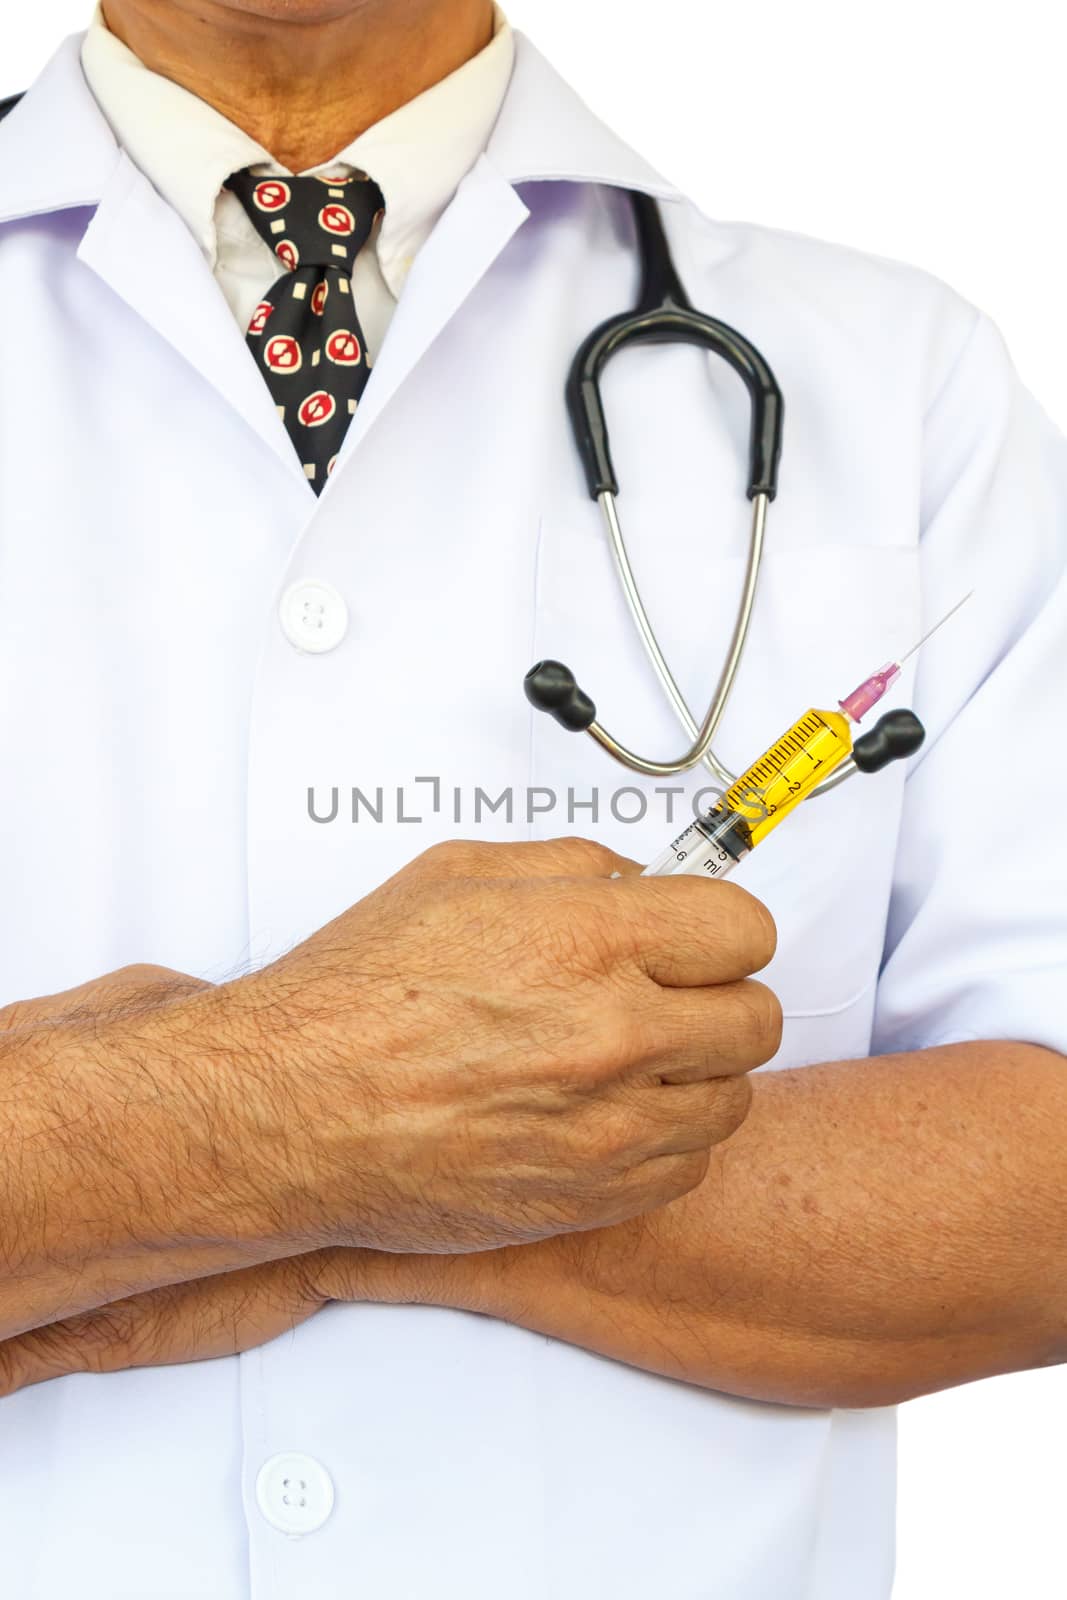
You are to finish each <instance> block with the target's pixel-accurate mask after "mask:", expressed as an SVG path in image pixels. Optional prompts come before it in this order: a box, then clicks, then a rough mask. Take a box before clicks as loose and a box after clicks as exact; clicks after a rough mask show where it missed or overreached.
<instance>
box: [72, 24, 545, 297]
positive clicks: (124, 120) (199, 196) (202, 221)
mask: <svg viewBox="0 0 1067 1600" xmlns="http://www.w3.org/2000/svg"><path fill="white" fill-rule="evenodd" d="M513 59H514V39H513V36H512V32H511V28H510V26H509V25H508V22H507V19H506V17H505V16H504V14H503V12H502V11H501V10H500V8H499V7H498V6H497V7H495V29H494V34H493V38H492V40H491V41H490V43H489V44H488V45H486V47H485V48H484V49H483V50H481V51H479V53H478V54H477V55H476V56H474V57H472V58H471V60H469V61H466V62H464V64H463V65H462V66H461V67H459V68H458V69H457V70H456V71H455V72H452V73H450V74H449V75H448V77H447V78H443V79H442V80H441V81H440V82H439V83H435V84H433V85H432V86H431V87H430V88H429V89H427V90H425V91H424V92H423V93H422V94H420V95H417V96H416V97H415V99H414V100H411V101H409V102H408V103H407V104H406V105H404V106H400V107H399V108H398V109H397V110H396V111H394V112H392V113H391V114H390V115H389V116H387V117H384V118H383V119H382V120H381V121H380V122H377V123H375V125H374V126H373V127H371V128H368V129H367V130H366V131H365V132H364V133H361V134H360V135H359V136H358V138H356V139H354V140H353V141H352V142H351V143H350V144H348V145H346V146H345V147H344V148H343V149H342V150H339V151H338V152H337V153H336V155H334V156H332V157H331V158H330V160H328V161H324V162H320V163H319V164H318V165H317V166H314V167H309V168H306V169H305V171H306V172H307V173H308V174H316V175H317V174H320V173H323V172H326V171H330V170H333V169H336V168H337V167H339V166H341V165H345V166H349V167H352V168H354V169H355V170H356V171H359V172H363V173H369V175H370V176H371V177H372V178H373V179H374V180H375V182H376V183H377V184H378V186H379V188H380V189H381V191H382V193H383V194H384V196H385V217H384V220H383V222H382V225H381V229H380V231H379V233H378V234H377V235H376V240H375V248H376V250H377V253H378V262H379V265H380V267H381V270H382V276H383V277H384V278H385V281H386V283H387V284H388V286H389V288H390V290H391V292H392V294H393V295H394V297H399V294H400V290H401V288H402V286H403V282H404V279H405V277H406V276H407V273H408V270H409V269H410V267H411V263H412V261H413V260H414V257H415V255H416V253H417V251H418V250H419V249H420V247H421V246H422V245H423V244H424V243H425V242H426V239H427V238H428V237H429V235H430V233H431V231H432V229H433V226H434V223H435V222H436V221H437V219H438V217H439V216H440V215H441V213H442V212H443V211H444V209H445V207H446V206H447V204H448V202H449V201H450V200H451V198H452V196H453V195H454V194H455V192H456V189H457V188H458V187H459V184H460V182H461V181H462V179H463V178H464V177H465V176H466V174H467V172H468V171H469V170H470V168H471V167H472V166H473V165H474V163H475V162H476V161H477V159H478V157H479V155H481V153H482V151H483V150H484V149H485V144H486V140H487V139H488V137H489V131H490V129H491V128H492V126H493V123H494V121H495V119H496V116H497V113H498V112H499V110H500V105H501V102H502V100H503V98H504V95H505V91H506V89H507V85H508V79H509V77H510V75H511V68H512V62H513ZM81 64H82V69H83V71H84V73H85V77H86V80H87V82H88V84H89V87H90V89H91V90H92V92H93V95H94V97H95V99H96V101H97V103H98V104H99V106H100V108H101V110H102V111H103V113H104V116H105V118H106V119H107V121H108V124H109V126H110V127H111V130H112V132H113V133H114V135H115V138H116V140H117V142H118V143H119V144H120V145H122V146H123V147H124V148H125V150H126V153H127V155H128V156H129V157H130V159H131V160H132V161H133V163H134V165H135V166H137V167H139V168H140V170H141V171H142V172H143V173H144V174H145V176H146V177H148V178H149V179H150V180H151V181H152V183H153V184H154V185H155V187H156V189H158V190H159V192H160V194H161V195H162V196H163V198H164V199H165V200H166V201H168V203H169V204H170V205H171V206H173V208H174V210H175V211H177V213H178V214H179V216H180V217H181V218H182V219H183V221H184V222H185V223H186V225H187V227H188V228H189V229H190V231H191V233H192V234H193V237H194V238H195V239H196V241H197V243H198V244H199V246H200V248H201V250H202V251H203V252H204V255H205V256H206V257H207V259H208V261H209V263H210V264H211V266H212V267H213V266H214V264H215V259H216V250H217V240H216V202H217V200H218V195H219V190H220V189H221V188H222V185H223V183H224V182H225V181H226V179H227V178H228V177H229V175H230V173H231V172H236V171H238V170H239V169H240V168H241V167H250V166H255V167H256V168H257V170H262V171H263V173H264V175H267V174H283V175H288V174H289V168H288V167H283V166H281V165H280V164H279V163H278V162H276V161H274V160H273V159H272V157H271V155H270V152H269V151H268V150H266V149H265V148H264V147H263V146H262V145H261V144H258V143H257V142H256V140H254V139H253V138H251V136H250V135H249V134H247V133H245V132H244V130H243V129H241V128H239V127H237V125H236V124H235V123H233V122H231V121H229V119H228V118H226V117H224V116H222V114H221V113H220V112H218V111H216V110H215V109H214V107H213V106H210V105H209V104H208V103H207V102H206V101H205V100H201V99H200V98H199V97H198V96H197V95H194V94H191V93H190V92H189V91H188V90H187V89H183V88H182V87H181V86H180V85H179V84H176V83H174V82H172V81H171V80H170V79H168V78H165V77H163V76H162V75H161V74H159V73H157V72H153V71H151V70H150V69H149V68H147V67H146V66H145V65H144V63H143V62H142V61H140V60H139V59H138V57H137V56H136V55H134V53H133V52H132V51H131V50H129V49H128V48H127V47H126V45H124V44H123V43H122V41H121V39H119V38H118V37H117V36H116V35H115V34H113V33H112V32H111V31H110V29H109V28H108V26H107V24H106V22H105V20H104V16H103V11H102V8H101V6H100V4H99V3H98V4H97V6H96V10H95V12H94V14H93V18H92V21H91V22H90V24H89V28H88V30H87V32H86V34H85V38H84V40H83V42H82V47H81Z"/></svg>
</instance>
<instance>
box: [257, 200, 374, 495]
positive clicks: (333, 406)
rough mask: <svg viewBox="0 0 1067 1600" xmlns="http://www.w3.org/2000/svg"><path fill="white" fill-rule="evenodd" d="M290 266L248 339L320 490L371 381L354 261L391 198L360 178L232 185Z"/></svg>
mask: <svg viewBox="0 0 1067 1600" xmlns="http://www.w3.org/2000/svg"><path fill="white" fill-rule="evenodd" d="M226 188H227V189H229V190H231V191H232V193H233V194H235V195H236V196H237V198H238V200H240V202H241V204H242V205H243V206H244V208H245V210H246V211H247V213H248V215H249V217H250V218H251V219H252V225H253V226H254V228H255V230H256V232H257V233H258V234H259V236H260V238H261V239H264V240H266V242H267V244H269V245H270V247H271V249H272V250H273V251H274V253H275V255H276V256H277V257H278V259H279V260H280V261H281V262H282V263H283V265H284V266H285V271H284V272H283V273H282V275H281V277H280V278H279V279H278V281H277V283H275V284H273V285H272V287H271V288H270V289H269V290H268V291H267V294H266V297H265V298H264V299H263V300H261V301H260V302H259V305H258V306H257V307H256V309H255V311H254V312H253V314H252V320H251V322H250V323H249V324H248V333H247V334H246V339H247V343H248V347H249V349H250V350H251V351H252V353H253V355H254V356H255V358H256V361H257V363H258V365H259V368H260V370H261V372H262V373H263V376H264V377H265V378H266V380H267V387H268V389H269V390H270V392H271V394H272V395H273V397H274V401H275V404H276V405H277V407H278V415H279V416H280V417H281V419H282V421H283V422H284V423H285V426H286V429H287V430H288V433H289V437H290V438H291V439H292V441H293V444H294V445H295V446H296V453H297V455H298V456H299V458H300V461H301V463H302V464H303V468H304V472H305V474H306V476H307V479H308V482H309V483H310V484H311V487H312V488H313V489H314V491H315V493H316V494H321V493H322V490H323V489H324V488H325V486H326V479H327V478H328V477H329V475H330V473H331V472H332V471H333V467H334V462H335V461H336V460H337V452H338V450H339V449H340V448H341V441H342V439H343V438H344V436H345V429H346V428H347V427H348V424H349V422H350V421H351V420H352V413H353V412H354V411H355V409H356V405H357V404H358V401H359V397H360V395H361V394H362V393H363V390H364V389H365V387H366V384H367V379H368V377H369V376H370V362H369V361H368V360H367V355H366V351H365V349H364V345H363V331H362V329H361V328H360V325H359V319H358V318H357V316H356V308H355V305H354V303H353V300H352V265H353V263H354V261H355V259H356V256H357V254H358V252H359V251H360V250H361V249H362V247H363V246H364V245H365V244H366V242H367V240H368V239H369V238H370V232H371V228H372V227H373V225H374V221H375V218H376V217H377V215H378V213H379V212H380V211H381V210H382V209H383V207H384V205H385V202H384V200H383V199H382V192H381V190H380V189H379V188H378V185H377V184H376V183H373V182H372V181H371V179H369V178H357V177H355V176H352V175H346V176H341V177H332V176H330V175H327V176H326V177H322V178H299V177H286V178H263V177H256V176H255V174H254V173H253V172H252V171H251V169H250V168H245V169H244V170H243V171H241V172H235V173H234V174H233V176H232V177H230V178H228V179H227V181H226Z"/></svg>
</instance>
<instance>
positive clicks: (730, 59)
mask: <svg viewBox="0 0 1067 1600" xmlns="http://www.w3.org/2000/svg"><path fill="white" fill-rule="evenodd" d="M155 3H156V4H161V3H165V0H155ZM5 9H6V8H5ZM507 9H508V12H509V15H510V16H511V18H512V20H513V21H514V23H515V24H516V25H517V26H519V27H522V28H524V29H525V31H526V32H528V33H530V34H531V35H532V36H533V37H534V38H535V39H536V40H537V42H538V43H539V44H540V45H541V47H542V49H544V50H545V51H546V53H547V54H548V55H550V56H551V57H552V58H553V59H554V61H555V62H556V64H557V65H558V66H559V67H560V68H561V69H562V70H563V72H564V73H565V75H567V76H568V77H569V78H570V79H571V81H572V82H573V83H574V84H575V85H576V86H577V87H578V88H579V89H580V90H581V91H582V93H583V94H584V95H585V97H586V98H587V99H588V100H589V101H590V102H591V103H592V104H593V105H594V106H595V107H596V109H597V110H598V111H600V113H601V114H602V115H603V116H604V117H605V119H606V120H607V121H609V122H611V123H612V124H613V125H614V126H615V127H616V128H617V129H619V131H620V132H622V133H623V134H624V135H625V136H626V137H627V138H628V139H629V140H630V142H631V143H632V144H635V145H636V146H638V148H640V149H641V150H643V151H644V153H645V154H646V155H647V156H648V157H649V158H650V159H651V160H652V161H653V162H654V164H655V165H657V166H658V167H659V168H660V169H661V170H662V171H664V172H665V173H666V174H668V175H669V176H670V177H671V178H673V179H674V180H675V181H676V182H678V183H679V184H680V185H681V186H682V187H683V188H685V189H687V190H688V192H689V193H690V194H692V195H693V196H694V197H695V198H696V199H697V200H698V201H699V202H700V203H701V204H702V205H703V206H704V208H705V210H707V211H709V212H710V213H711V214H713V215H715V216H719V217H724V218H737V217H743V218H752V219H755V220H758V221H760V222H763V223H767V224H771V225H774V226H779V227H784V228H789V229H794V230H796V231H798V232H802V233H811V234H817V235H820V236H822V237H823V238H828V239H834V240H839V241H841V242H843V243H847V244H850V245H853V246H856V247H859V248H861V249H865V250H872V251H875V252H877V253H879V254H882V255H889V256H895V257H899V258H901V259H904V260H907V261H912V262H916V263H918V264H920V265H922V266H924V267H926V268H927V269H928V270H929V271H931V272H934V273H936V274H938V276H940V277H942V278H945V279H947V280H948V281H949V282H950V283H952V284H953V285H954V286H955V287H956V288H957V289H958V290H960V291H961V292H962V293H963V294H965V295H966V296H967V297H968V298H969V299H971V300H973V301H974V302H975V303H976V304H978V305H979V306H981V307H982V308H983V309H984V310H985V311H987V312H989V313H990V314H991V315H992V316H993V317H994V319H995V320H996V321H997V322H998V323H999V324H1000V326H1001V328H1002V329H1003V330H1004V333H1005V334H1006V336H1007V339H1008V342H1009V345H1010V346H1011V348H1012V350H1013V351H1014V354H1015V359H1016V363H1017V365H1018V367H1019V370H1020V372H1021V373H1022V375H1023V377H1024V379H1025V381H1026V382H1027V383H1028V384H1029V386H1030V387H1031V388H1032V389H1033V390H1034V392H1035V393H1036V394H1037V395H1038V396H1039V397H1040V399H1041V400H1042V401H1043V402H1044V404H1045V406H1046V407H1047V408H1048V410H1049V411H1050V412H1051V413H1052V415H1053V416H1054V417H1055V418H1056V419H1057V421H1058V422H1059V423H1060V425H1061V427H1067V310H1065V293H1067V263H1065V260H1064V248H1063V247H1064V242H1065V232H1067V225H1065V222H1064V217H1065V213H1067V180H1065V166H1067V127H1065V120H1067V119H1065V117H1064V112H1063V107H1064V103H1065V102H1064V96H1063V60H1064V56H1063V43H1062V38H1061V33H1060V26H1059V11H1058V7H1055V6H1053V5H1051V4H1049V0H1014V3H1013V4H1011V5H1010V6H1005V5H1002V4H1001V5H997V6H994V5H992V4H989V3H987V0H894V3H893V4H892V5H885V4H883V5H879V6H877V7H873V6H870V5H864V4H863V3H861V0H760V3H759V4H747V5H744V4H736V3H734V4H726V3H724V0H640V3H637V0H511V3H510V5H509V6H508V7H507ZM90 10H91V6H90V4H89V0H50V3H49V4H47V5H45V6H41V7H35V8H32V9H24V8H22V7H19V8H18V11H19V13H20V14H19V15H18V18H17V20H15V17H14V15H13V13H14V12H15V11H16V7H15V6H14V5H13V4H12V6H11V12H9V13H8V14H7V15H6V16H5V19H4V23H3V27H2V49H0V93H6V92H9V91H12V90H15V89H18V88H22V87H23V86H24V85H25V84H26V83H28V82H29V81H30V79H31V78H32V76H33V74H34V73H35V71H36V70H37V68H38V66H39V65H40V64H41V62H42V61H43V60H44V59H45V57H46V55H47V54H48V53H49V52H50V50H51V48H52V46H53V44H54V43H55V42H56V41H58V39H59V38H60V37H61V36H62V35H63V34H64V33H67V32H69V31H72V30H73V29H75V28H80V27H82V26H84V24H85V22H86V21H87V19H88V16H89V14H90ZM708 309H709V310H714V307H709V308H708ZM1024 514H1025V507H1023V506H1020V515H1024ZM1065 1415H1067V1370H1065V1369H1060V1370H1057V1371H1050V1372H1043V1373H1025V1374H1021V1375H1019V1376H1015V1377H1011V1378H1004V1379H998V1380H996V1381H994V1382H992V1383H985V1384H977V1385H972V1386H971V1387H969V1388H966V1389H961V1390H955V1391H952V1392H950V1393H949V1394H946V1395H941V1396H935V1397H933V1398H930V1399H927V1400H922V1401H918V1402H915V1403H913V1404H912V1405H910V1406H908V1407H905V1408H904V1410H903V1412H902V1416H901V1436H902V1450H901V1495H900V1559H899V1576H898V1580H897V1586H896V1589H895V1591H894V1600H1065V1597H1067V1551H1065V1550H1064V1549H1063V1542H1064V1535H1063V1531H1062V1530H1063V1527H1064V1518H1063V1511H1064V1505H1065V1502H1067V1461H1065V1457H1064V1450H1063V1443H1062V1441H1063V1427H1064V1418H1065ZM723 1600H728V1597H726V1596H724V1597H723ZM854 1600H864V1597H863V1596H861V1595H857V1596H855V1597H854Z"/></svg>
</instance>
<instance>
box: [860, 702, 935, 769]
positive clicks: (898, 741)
mask: <svg viewBox="0 0 1067 1600" xmlns="http://www.w3.org/2000/svg"><path fill="white" fill-rule="evenodd" d="M925 738H926V729H925V728H924V727H923V725H922V723H921V722H920V721H919V719H918V717H917V716H916V715H915V713H914V711H907V710H903V709H901V710H898V711H887V712H886V713H885V715H884V716H882V717H879V718H878V721H877V722H876V723H875V725H874V727H873V728H870V729H869V730H868V731H867V732H866V733H862V734H860V736H859V738H858V739H857V740H856V742H855V743H854V744H853V746H852V760H853V762H854V763H855V766H856V770H857V771H858V772H881V770H882V768H883V767H887V766H888V765H889V763H890V762H891V761H906V760H907V758H908V757H909V756H913V755H914V754H915V752H916V750H918V748H919V746H920V745H921V744H922V742H923V740H924V739H925Z"/></svg>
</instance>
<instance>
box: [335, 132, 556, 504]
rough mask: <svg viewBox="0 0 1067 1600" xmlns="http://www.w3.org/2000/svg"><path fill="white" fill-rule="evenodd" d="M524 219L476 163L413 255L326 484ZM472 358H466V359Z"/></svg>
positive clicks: (502, 185)
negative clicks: (382, 341) (336, 460)
mask: <svg viewBox="0 0 1067 1600" xmlns="http://www.w3.org/2000/svg"><path fill="white" fill-rule="evenodd" d="M529 214H530V213H529V207H528V206H526V205H525V204H524V203H523V201H522V199H521V198H520V197H519V195H518V194H517V193H516V192H515V190H514V189H513V188H512V186H511V185H510V184H509V183H507V182H506V181H505V180H504V179H503V178H502V177H501V176H500V174H499V173H498V172H497V171H496V170H495V169H494V168H493V167H492V166H491V165H490V164H489V162H487V161H486V159H485V157H484V156H482V157H481V158H480V159H479V161H478V162H476V164H475V165H474V167H473V168H472V169H471V171H470V172H469V173H468V174H467V176H466V177H465V178H464V180H463V182H462V183H461V184H460V186H459V188H458V189H457V190H456V194H455V196H454V198H453V200H452V202H451V204H450V205H449V206H448V208H447V209H446V211H445V212H444V214H443V215H442V217H441V218H440V220H439V221H438V223H437V226H436V227H435V228H434V230H433V232H432V233H431V235H430V237H429V239H428V240H427V241H426V243H425V244H424V245H423V247H422V249H421V250H420V251H419V254H418V256H417V258H416V260H415V264H414V266H413V267H412V269H411V272H410V274H409V276H408V280H407V282H406V284H405V286H404V292H403V294H402V296H401V298H400V300H399V302H398V304H397V308H396V310H395V312H394V313H393V317H392V320H391V322H390V324H389V331H388V333H387V335H386V338H385V341H384V343H383V346H382V349H381V352H380V354H379V355H378V358H377V360H376V362H375V365H374V369H373V371H372V373H371V377H370V381H369V382H368V384H367V387H366V389H365V390H364V392H363V397H362V399H361V400H360V403H359V409H358V411H357V412H356V415H355V418H354V420H353V422H352V424H351V426H350V428H349V430H348V434H347V435H346V438H345V442H344V445H343V446H342V449H341V453H340V456H339V459H338V462H337V465H336V467H335V468H334V471H333V475H332V478H331V484H332V482H333V480H334V479H336V478H337V477H338V476H339V474H340V472H341V471H342V469H343V466H344V463H345V461H346V460H347V459H348V458H349V457H350V456H351V454H352V452H353V451H354V450H355V449H356V448H358V446H359V443H360V441H361V440H362V439H363V438H364V437H365V436H366V434H367V433H368V431H369V430H370V428H371V427H372V425H373V424H374V422H375V420H376V419H377V418H378V417H379V416H380V415H381V413H382V412H383V411H384V409H385V407H386V406H387V405H388V404H389V402H390V400H392V398H393V397H394V395H395V394H396V393H397V391H398V389H399V388H400V387H401V385H402V384H403V383H404V381H405V379H406V378H407V377H408V375H409V374H410V373H411V372H412V370H413V369H414V368H415V367H416V365H417V364H418V362H419V361H420V360H421V358H422V356H423V355H424V354H425V353H426V351H427V350H428V349H429V348H430V346H431V345H432V344H433V342H434V340H435V339H436V338H437V336H438V334H439V333H440V332H441V330H442V328H444V327H445V326H446V324H447V323H448V322H449V321H450V320H451V318H452V317H454V316H455V315H456V313H457V312H458V311H459V309H460V307H461V306H462V305H463V303H464V301H465V300H466V299H467V297H468V296H469V295H470V293H471V291H472V290H473V289H474V288H475V286H476V285H477V284H478V283H479V282H480V280H481V279H482V278H483V277H484V276H485V274H486V272H487V271H488V270H489V268H490V267H491V266H492V264H493V262H494V261H495V260H496V258H497V256H499V254H500V253H501V251H502V250H503V249H504V247H505V246H506V245H507V243H508V241H509V240H510V239H511V237H512V236H513V234H514V233H515V231H516V229H517V228H519V227H520V226H521V224H522V223H523V222H524V221H525V219H526V218H527V217H528V216H529ZM476 354H477V352H476V351H473V350H472V358H473V357H474V356H475V355H476ZM326 492H329V490H328V489H327V491H326Z"/></svg>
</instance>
